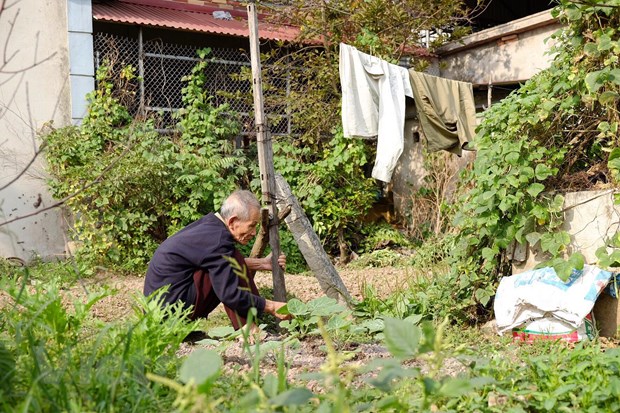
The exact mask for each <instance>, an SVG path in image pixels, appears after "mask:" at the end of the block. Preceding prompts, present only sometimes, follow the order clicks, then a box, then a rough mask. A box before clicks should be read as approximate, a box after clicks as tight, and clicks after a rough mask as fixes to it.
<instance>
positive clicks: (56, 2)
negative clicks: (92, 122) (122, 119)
mask: <svg viewBox="0 0 620 413" xmlns="http://www.w3.org/2000/svg"><path fill="white" fill-rule="evenodd" d="M3 3H4V4H5V6H6V5H7V4H8V5H9V6H10V7H9V8H8V9H5V10H4V11H3V12H2V14H1V15H0V39H1V41H0V85H1V86H0V224H2V223H3V222H5V221H7V220H10V219H13V218H15V217H18V216H23V215H27V214H30V213H33V212H36V211H39V210H41V209H42V208H44V207H46V206H49V205H50V204H52V202H53V200H52V199H51V197H50V195H49V193H48V191H47V189H46V185H45V179H46V173H45V167H44V162H43V156H40V157H39V158H38V159H37V160H36V161H35V162H34V164H33V165H32V167H30V168H28V170H27V173H25V174H24V175H23V176H21V177H19V178H17V177H18V175H19V174H20V172H21V171H23V170H24V169H25V168H26V165H27V164H28V162H29V161H30V160H31V159H32V158H33V155H34V153H35V152H36V151H37V150H38V149H39V147H40V140H39V138H38V136H39V134H40V133H41V132H42V130H44V129H46V127H45V125H46V124H47V123H48V122H51V123H52V124H53V126H54V127H61V126H66V125H68V124H70V122H71V85H70V80H69V53H68V48H67V44H68V36H67V5H66V2H65V1H61V0H20V1H9V2H3ZM13 21H14V26H13V28H12V31H11V25H10V22H13ZM3 57H4V58H3ZM15 178H17V180H16V181H15V182H13V183H11V184H9V183H10V182H11V181H12V180H13V179H15ZM64 249H65V241H64V232H63V223H62V216H61V211H60V210H58V209H53V210H49V211H47V212H45V213H42V214H39V215H36V216H33V217H31V218H27V219H23V220H19V221H16V222H14V223H11V224H8V225H2V226H0V256H2V257H18V258H21V259H24V260H28V259H30V258H32V257H34V256H40V257H42V258H53V257H55V256H59V255H63V254H64Z"/></svg>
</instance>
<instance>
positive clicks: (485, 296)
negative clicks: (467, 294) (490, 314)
mask: <svg viewBox="0 0 620 413" xmlns="http://www.w3.org/2000/svg"><path fill="white" fill-rule="evenodd" d="M474 296H475V297H476V300H478V302H479V303H480V304H482V305H487V304H488V303H489V301H490V300H491V294H490V293H489V292H488V291H487V290H485V289H483V288H479V289H477V290H476V292H475V293H474Z"/></svg>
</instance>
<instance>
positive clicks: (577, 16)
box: [566, 6, 582, 21]
mask: <svg viewBox="0 0 620 413" xmlns="http://www.w3.org/2000/svg"><path fill="white" fill-rule="evenodd" d="M566 17H568V19H569V20H571V21H578V20H581V17H582V14H581V10H580V9H578V8H577V6H573V7H569V8H567V9H566Z"/></svg>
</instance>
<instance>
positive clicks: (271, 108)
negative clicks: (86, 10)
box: [94, 31, 294, 136]
mask: <svg viewBox="0 0 620 413" xmlns="http://www.w3.org/2000/svg"><path fill="white" fill-rule="evenodd" d="M197 49H198V48H197V47H193V46H187V45H181V44H173V43H166V42H163V41H161V40H149V41H143V39H142V31H140V32H139V36H138V37H137V38H130V37H125V36H119V35H115V34H110V33H104V32H98V33H95V34H94V53H95V66H96V68H98V67H99V66H100V65H101V64H103V63H104V62H105V61H106V60H109V61H112V62H114V63H115V64H117V65H118V66H119V67H124V66H127V65H131V66H132V67H133V68H135V69H136V75H138V78H137V79H136V80H135V94H134V96H133V97H134V98H133V99H131V100H127V101H125V102H123V103H124V104H126V105H127V107H128V109H129V111H130V113H131V114H132V115H137V114H139V113H141V112H144V113H145V114H151V115H152V114H157V115H158V118H159V119H160V128H161V129H162V130H167V131H170V130H172V129H174V127H175V122H174V119H173V117H172V113H174V112H175V111H177V110H179V109H180V108H181V107H182V92H181V91H182V89H183V87H184V86H185V82H183V80H182V79H183V77H184V76H187V75H189V74H190V73H191V70H192V68H193V67H194V66H195V65H196V63H197V62H198V61H199V60H200V59H199V58H198V56H197V53H196V51H197ZM206 60H207V61H208V62H209V64H208V65H207V68H206V82H205V87H206V88H207V90H208V91H209V94H210V96H211V99H212V100H211V103H212V104H213V105H214V106H219V105H221V104H224V103H227V104H228V105H229V106H230V108H231V111H232V112H233V113H234V114H235V115H236V116H238V117H239V121H240V122H241V125H242V131H241V135H242V136H249V135H254V134H255V130H254V115H253V112H252V85H251V76H249V77H247V76H246V77H244V76H240V74H241V70H242V68H243V67H247V68H248V70H249V67H250V60H249V55H248V54H246V53H244V51H243V50H235V49H223V48H211V53H210V54H209V55H208V57H207V59H206ZM270 74H272V71H270V69H269V64H267V65H265V75H266V76H265V77H266V79H265V80H266V83H268V84H269V85H270V86H268V87H266V88H265V95H266V107H265V110H266V113H267V117H268V119H269V125H270V129H271V134H272V135H275V136H278V135H280V136H281V135H291V134H293V133H294V128H293V125H292V121H291V113H290V110H289V108H288V107H287V105H286V103H283V102H282V99H279V98H278V96H279V95H281V94H286V95H288V94H289V93H290V87H291V85H290V76H288V75H284V76H281V75H271V76H270Z"/></svg>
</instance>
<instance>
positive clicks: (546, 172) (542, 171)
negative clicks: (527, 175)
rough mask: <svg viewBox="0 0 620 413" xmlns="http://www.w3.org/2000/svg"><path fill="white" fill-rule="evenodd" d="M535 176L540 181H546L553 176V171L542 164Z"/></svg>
mask: <svg viewBox="0 0 620 413" xmlns="http://www.w3.org/2000/svg"><path fill="white" fill-rule="evenodd" d="M535 174H536V179H538V180H539V181H544V180H545V179H547V178H548V177H550V176H551V175H553V170H552V169H551V168H549V167H548V166H547V165H545V164H542V163H541V164H538V165H536V169H535Z"/></svg>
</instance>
